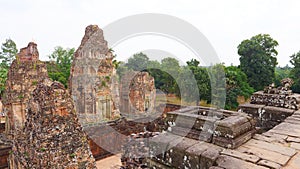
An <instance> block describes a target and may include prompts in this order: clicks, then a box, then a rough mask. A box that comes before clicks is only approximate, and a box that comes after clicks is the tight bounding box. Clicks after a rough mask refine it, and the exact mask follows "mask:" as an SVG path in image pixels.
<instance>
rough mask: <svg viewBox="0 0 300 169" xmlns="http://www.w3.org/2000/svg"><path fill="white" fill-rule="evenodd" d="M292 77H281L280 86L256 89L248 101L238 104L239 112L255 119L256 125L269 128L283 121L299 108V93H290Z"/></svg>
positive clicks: (265, 128) (264, 128) (263, 128)
mask: <svg viewBox="0 0 300 169" xmlns="http://www.w3.org/2000/svg"><path fill="white" fill-rule="evenodd" d="M292 84H293V80H292V79H289V78H287V79H283V80H282V81H281V86H279V87H277V88H276V87H275V86H274V84H271V85H269V86H267V87H265V89H264V91H258V92H256V93H254V94H253V95H252V96H251V101H250V103H246V104H242V105H240V106H239V108H238V109H239V111H240V112H245V113H247V114H249V115H250V116H252V117H253V118H254V119H256V120H257V127H259V128H261V129H262V130H269V129H271V128H273V127H274V126H276V125H277V124H279V123H281V122H283V121H284V120H285V119H286V118H287V117H289V116H291V115H292V114H293V113H294V112H295V111H297V110H298V109H299V104H300V95H299V94H297V93H292V91H291V90H290V87H291V86H292Z"/></svg>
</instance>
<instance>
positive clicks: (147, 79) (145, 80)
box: [120, 71, 156, 114]
mask: <svg viewBox="0 0 300 169" xmlns="http://www.w3.org/2000/svg"><path fill="white" fill-rule="evenodd" d="M120 86H121V87H120V111H121V113H122V114H141V113H148V114H149V113H151V112H153V111H155V110H154V108H155V97H156V90H155V85H154V78H153V77H152V76H150V75H149V73H148V72H133V71H130V72H128V73H127V74H125V75H124V76H123V77H122V80H121V84H120Z"/></svg>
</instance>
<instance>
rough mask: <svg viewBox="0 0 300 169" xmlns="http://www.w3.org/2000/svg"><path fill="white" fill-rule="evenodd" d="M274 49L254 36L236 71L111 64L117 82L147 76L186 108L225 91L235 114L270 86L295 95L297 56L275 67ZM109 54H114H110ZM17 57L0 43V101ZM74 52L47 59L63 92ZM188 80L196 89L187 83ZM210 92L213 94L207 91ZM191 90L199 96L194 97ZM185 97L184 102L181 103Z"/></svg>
mask: <svg viewBox="0 0 300 169" xmlns="http://www.w3.org/2000/svg"><path fill="white" fill-rule="evenodd" d="M278 45H279V43H278V42H277V41H276V40H274V39H272V38H271V36H270V35H268V34H259V35H256V36H253V37H251V38H250V39H246V40H244V41H242V42H241V43H240V44H239V45H238V47H237V53H238V54H239V55H240V65H238V66H233V65H231V66H225V64H217V65H211V66H206V67H203V66H200V62H199V61H198V60H196V59H192V60H190V61H187V62H186V65H180V64H179V61H178V60H176V59H175V58H170V57H167V58H164V59H162V60H161V61H156V60H150V59H149V58H148V57H147V55H145V54H144V53H137V54H134V55H133V57H131V58H129V59H128V62H127V63H124V62H120V61H117V60H114V61H113V64H114V66H115V68H116V70H117V74H118V75H119V79H121V77H122V76H123V75H124V73H125V72H126V71H132V70H133V71H146V72H149V74H151V75H152V76H153V77H154V79H155V87H156V89H158V90H160V91H161V92H163V93H164V94H165V95H167V96H168V97H170V98H171V97H175V98H176V99H179V100H180V99H182V101H184V102H185V103H186V104H188V103H194V104H197V105H201V104H202V105H210V104H211V101H212V97H216V95H217V93H212V91H221V90H225V91H223V92H224V93H226V98H224V99H226V102H225V109H230V110H235V109H236V108H237V107H238V105H239V102H245V101H247V99H249V97H250V96H251V94H252V93H253V92H255V91H258V90H263V89H264V87H265V86H268V85H269V84H271V83H274V84H275V85H276V86H278V85H280V81H281V79H283V78H287V77H289V78H292V79H293V80H294V82H295V83H294V85H293V86H292V90H293V91H294V92H297V93H300V81H299V80H300V51H299V52H296V53H294V54H291V56H287V58H289V59H290V63H291V65H292V66H289V65H286V66H284V67H278V66H277V65H278V63H277V59H276V56H277V55H278V52H277V50H276V47H277V46H278ZM111 51H112V52H113V50H112V49H111ZM17 52H18V49H17V45H16V43H15V42H14V41H13V40H12V39H7V40H5V42H3V43H2V46H1V50H0V60H1V63H0V95H2V93H3V91H4V90H5V82H6V79H7V73H8V69H9V66H10V64H11V63H12V61H13V60H14V59H16V54H17ZM74 52H75V49H74V48H63V47H60V46H58V47H56V48H55V49H54V51H53V52H52V53H51V54H50V55H49V56H48V58H49V61H47V62H46V63H47V69H48V74H49V77H50V78H51V79H53V80H56V81H59V82H61V83H62V84H64V85H65V87H68V78H69V76H70V68H71V64H72V61H73V55H74ZM161 57H163V56H161ZM220 72H224V76H221V75H222V73H220ZM215 77H216V78H215ZM190 79H193V80H194V81H193V82H195V83H191V80H190ZM216 79H217V80H216ZM220 82H225V84H224V85H223V86H222V85H218V84H216V83H220ZM218 86H219V87H218ZM212 87H214V88H218V89H217V90H212ZM196 89H197V90H198V91H199V95H198V94H197V93H198V92H195V91H197V90H196ZM187 95H188V96H189V97H185V96H187ZM191 96H192V97H191ZM186 98H187V99H186ZM188 98H194V99H188ZM213 105H214V104H213Z"/></svg>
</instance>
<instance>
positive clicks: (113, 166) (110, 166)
mask: <svg viewBox="0 0 300 169" xmlns="http://www.w3.org/2000/svg"><path fill="white" fill-rule="evenodd" d="M121 165H122V164H121V154H117V155H114V156H110V157H107V158H105V159H102V160H99V161H96V166H97V168H98V169H119V168H120V167H121Z"/></svg>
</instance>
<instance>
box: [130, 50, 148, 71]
mask: <svg viewBox="0 0 300 169" xmlns="http://www.w3.org/2000/svg"><path fill="white" fill-rule="evenodd" d="M148 62H149V58H148V57H147V55H145V54H144V53H142V52H140V53H136V54H134V55H133V57H130V58H129V59H128V62H127V63H126V65H125V66H126V67H127V68H128V69H131V70H134V71H143V70H145V69H147V65H148Z"/></svg>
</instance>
